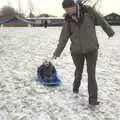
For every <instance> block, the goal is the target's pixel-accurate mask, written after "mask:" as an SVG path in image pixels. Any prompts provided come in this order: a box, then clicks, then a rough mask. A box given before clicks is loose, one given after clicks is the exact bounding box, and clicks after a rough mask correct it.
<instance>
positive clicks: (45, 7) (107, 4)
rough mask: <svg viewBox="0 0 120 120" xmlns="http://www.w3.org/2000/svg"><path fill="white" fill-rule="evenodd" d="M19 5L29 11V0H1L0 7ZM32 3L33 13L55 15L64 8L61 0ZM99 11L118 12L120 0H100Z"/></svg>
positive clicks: (60, 13) (23, 9)
mask: <svg viewBox="0 0 120 120" xmlns="http://www.w3.org/2000/svg"><path fill="white" fill-rule="evenodd" d="M18 1H20V5H21V11H22V12H23V13H25V14H28V12H29V5H28V3H29V2H28V1H29V0H1V1H0V8H2V7H3V6H5V5H10V6H12V7H14V8H15V9H16V10H18V9H19V4H18V3H19V2H18ZM31 1H32V4H33V9H34V13H35V14H39V13H48V14H52V15H56V16H62V15H63V13H64V10H63V9H62V1H63V0H31ZM100 6H101V9H100V12H101V13H102V14H109V13H111V12H116V13H118V14H120V0H102V2H101V4H100Z"/></svg>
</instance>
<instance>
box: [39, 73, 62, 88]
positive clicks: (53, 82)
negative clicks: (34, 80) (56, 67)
mask: <svg viewBox="0 0 120 120" xmlns="http://www.w3.org/2000/svg"><path fill="white" fill-rule="evenodd" d="M38 81H39V82H40V83H41V84H42V85H44V86H58V85H60V84H61V83H62V81H61V80H60V79H59V77H58V75H57V73H55V74H54V75H53V79H51V80H43V79H41V77H40V76H38Z"/></svg>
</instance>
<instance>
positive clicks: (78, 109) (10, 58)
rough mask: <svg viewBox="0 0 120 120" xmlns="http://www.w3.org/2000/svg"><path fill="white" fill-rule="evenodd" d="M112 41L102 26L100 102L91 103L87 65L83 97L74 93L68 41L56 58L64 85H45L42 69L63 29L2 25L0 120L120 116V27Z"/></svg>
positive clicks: (99, 31) (92, 119)
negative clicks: (38, 75)
mask: <svg viewBox="0 0 120 120" xmlns="http://www.w3.org/2000/svg"><path fill="white" fill-rule="evenodd" d="M113 29H114V30H115V32H116V34H115V36H114V37H113V38H110V39H108V37H107V35H106V34H105V33H104V32H103V31H102V29H101V28H99V27H97V35H98V39H99V43H100V49H99V59H98V63H97V82H98V87H99V100H100V102H101V103H100V105H99V106H96V107H91V106H89V105H88V91H87V74H86V67H85V69H84V73H83V80H82V84H81V87H80V93H79V95H78V96H75V95H73V93H72V83H73V80H74V69H75V68H74V66H73V62H72V59H71V56H70V54H69V44H70V42H69V43H68V44H67V46H66V48H65V50H64V52H63V53H62V55H61V57H60V58H58V59H57V60H56V61H53V63H54V65H55V66H56V69H57V71H58V73H59V76H60V78H61V79H62V81H63V83H62V85H61V86H58V87H53V88H52V87H44V86H42V85H40V83H39V82H36V70H37V67H38V66H39V65H40V64H41V62H42V61H43V60H44V59H46V58H50V57H51V56H52V53H53V51H54V49H55V48H56V45H57V41H58V38H59V34H60V31H61V27H55V28H50V27H49V28H47V29H45V28H29V27H26V28H0V120H120V27H113Z"/></svg>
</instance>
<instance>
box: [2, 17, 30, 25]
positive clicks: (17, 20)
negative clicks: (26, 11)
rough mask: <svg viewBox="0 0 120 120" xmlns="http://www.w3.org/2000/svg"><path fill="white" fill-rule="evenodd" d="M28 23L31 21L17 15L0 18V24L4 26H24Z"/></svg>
mask: <svg viewBox="0 0 120 120" xmlns="http://www.w3.org/2000/svg"><path fill="white" fill-rule="evenodd" d="M29 24H31V22H29V21H27V20H26V19H24V18H21V17H19V16H14V17H12V18H1V19H0V25H1V26H6V27H24V26H28V25H29Z"/></svg>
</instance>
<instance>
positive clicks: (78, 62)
mask: <svg viewBox="0 0 120 120" xmlns="http://www.w3.org/2000/svg"><path fill="white" fill-rule="evenodd" d="M71 56H72V59H73V62H74V64H75V67H76V69H75V80H74V82H73V89H79V87H80V84H81V79H82V72H83V68H84V61H85V59H86V63H87V73H88V93H89V100H97V91H98V88H97V83H96V61H97V57H98V50H96V51H93V52H89V53H85V54H81V53H71Z"/></svg>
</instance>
